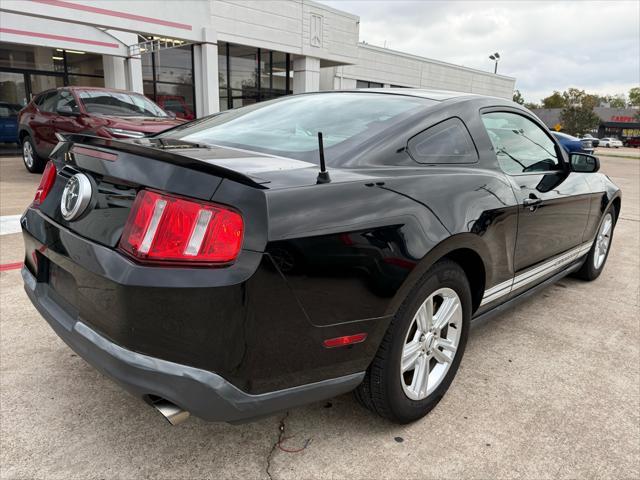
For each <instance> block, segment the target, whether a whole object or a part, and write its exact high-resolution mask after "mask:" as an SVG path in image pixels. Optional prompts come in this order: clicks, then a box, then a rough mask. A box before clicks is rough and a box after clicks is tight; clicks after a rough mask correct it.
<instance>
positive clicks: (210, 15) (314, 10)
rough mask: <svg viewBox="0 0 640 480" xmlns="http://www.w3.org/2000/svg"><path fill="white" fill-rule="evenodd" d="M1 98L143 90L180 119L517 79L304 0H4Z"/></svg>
mask: <svg viewBox="0 0 640 480" xmlns="http://www.w3.org/2000/svg"><path fill="white" fill-rule="evenodd" d="M0 17H1V18H0V102H8V103H13V104H19V105H24V104H25V103H26V102H27V101H28V100H29V99H30V98H31V97H32V96H33V95H35V94H38V93H39V92H42V91H44V90H47V89H49V88H54V87H62V86H67V85H74V86H100V87H102V86H104V87H110V88H117V89H126V90H132V91H136V92H140V93H144V94H145V95H147V96H149V97H150V98H152V99H154V100H155V101H156V102H157V103H159V104H160V105H161V106H163V107H164V108H165V109H167V110H169V111H173V112H174V113H176V115H177V116H179V117H183V118H194V117H201V116H205V115H209V114H211V113H215V112H217V111H220V110H226V109H229V108H235V107H239V106H243V105H248V104H251V103H255V102H259V101H262V100H267V99H271V98H276V97H280V96H283V95H287V94H290V93H301V92H312V91H318V90H338V89H352V88H364V87H422V88H432V89H446V90H454V91H460V92H470V93H478V94H484V95H492V96H497V97H504V98H511V96H512V93H513V89H514V84H515V79H514V78H511V77H507V76H504V75H495V74H493V73H491V72H486V71H480V70H476V69H472V68H467V67H463V66H459V65H453V64H450V63H446V62H442V61H438V60H432V59H428V58H423V57H419V56H415V55H410V54H407V53H402V52H398V51H394V50H390V49H386V48H380V47H375V46H372V45H369V44H366V43H363V42H360V40H359V23H360V20H359V18H358V17H357V16H355V15H352V14H350V13H348V12H345V11H341V10H337V9H335V8H331V7H329V6H327V5H324V4H321V3H318V2H314V1H311V0H252V1H246V0H243V1H239V0H182V1H153V2H151V1H144V0H130V1H126V2H124V1H117V0H116V1H112V0H101V1H90V2H86V1H82V2H81V1H79V0H78V1H66V0H31V1H21V0H2V2H1V3H0Z"/></svg>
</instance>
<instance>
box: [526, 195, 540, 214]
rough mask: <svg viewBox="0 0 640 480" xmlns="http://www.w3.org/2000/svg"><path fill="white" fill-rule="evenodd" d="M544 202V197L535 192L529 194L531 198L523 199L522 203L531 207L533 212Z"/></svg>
mask: <svg viewBox="0 0 640 480" xmlns="http://www.w3.org/2000/svg"><path fill="white" fill-rule="evenodd" d="M541 203H542V199H541V198H539V197H536V196H535V195H534V194H533V193H531V194H529V198H525V199H524V200H523V201H522V205H524V206H525V207H529V210H531V211H532V212H533V211H534V210H535V209H536V208H537V207H538V205H540V204H541Z"/></svg>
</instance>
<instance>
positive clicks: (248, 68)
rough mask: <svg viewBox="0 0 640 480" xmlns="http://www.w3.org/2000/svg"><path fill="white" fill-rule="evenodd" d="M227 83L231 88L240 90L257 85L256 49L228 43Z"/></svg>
mask: <svg viewBox="0 0 640 480" xmlns="http://www.w3.org/2000/svg"><path fill="white" fill-rule="evenodd" d="M228 50H229V83H230V86H231V88H234V89H238V90H242V89H245V88H256V87H257V83H258V82H257V76H258V49H257V48H253V47H245V46H242V45H228Z"/></svg>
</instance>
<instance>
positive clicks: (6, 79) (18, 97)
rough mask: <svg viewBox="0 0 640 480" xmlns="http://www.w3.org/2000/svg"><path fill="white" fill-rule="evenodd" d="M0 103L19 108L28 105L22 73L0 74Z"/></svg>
mask: <svg viewBox="0 0 640 480" xmlns="http://www.w3.org/2000/svg"><path fill="white" fill-rule="evenodd" d="M0 101H2V102H6V103H8V104H11V105H20V106H21V107H24V106H25V105H26V104H27V103H28V102H27V89H26V86H25V84H24V75H23V74H22V73H12V72H0Z"/></svg>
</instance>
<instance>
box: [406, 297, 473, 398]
mask: <svg viewBox="0 0 640 480" xmlns="http://www.w3.org/2000/svg"><path fill="white" fill-rule="evenodd" d="M461 329H462V303H461V302H460V297H458V294H457V293H456V292H455V291H454V290H452V289H450V288H440V289H438V290H436V291H435V292H433V293H432V294H431V295H429V297H428V298H427V299H426V300H425V301H424V302H423V303H422V305H420V308H418V311H417V312H416V314H415V315H414V317H413V320H412V322H411V324H410V326H409V330H408V331H407V335H406V337H405V340H404V347H403V349H402V357H401V362H400V379H401V383H402V389H403V390H404V393H405V395H406V396H407V397H409V398H410V399H411V400H423V399H425V398H427V397H428V396H429V395H430V394H431V393H432V392H433V391H434V390H435V389H436V388H438V386H439V385H440V384H441V383H442V380H443V379H444V377H445V375H446V374H447V371H448V370H449V367H450V366H451V364H452V363H453V360H454V358H455V356H456V351H457V350H458V346H459V343H460V337H461V333H462V331H461Z"/></svg>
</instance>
